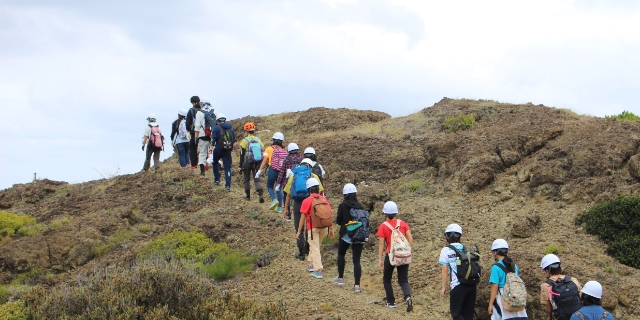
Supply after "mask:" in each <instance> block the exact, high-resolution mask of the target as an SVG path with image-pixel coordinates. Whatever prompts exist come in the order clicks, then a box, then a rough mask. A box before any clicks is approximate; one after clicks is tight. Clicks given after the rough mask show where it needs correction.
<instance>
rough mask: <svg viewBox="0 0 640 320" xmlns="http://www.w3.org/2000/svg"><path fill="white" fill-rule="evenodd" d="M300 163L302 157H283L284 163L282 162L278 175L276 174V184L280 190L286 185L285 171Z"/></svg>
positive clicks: (291, 155)
mask: <svg viewBox="0 0 640 320" xmlns="http://www.w3.org/2000/svg"><path fill="white" fill-rule="evenodd" d="M300 161H302V156H301V155H300V154H298V153H290V154H289V155H288V156H287V157H285V158H284V161H283V162H282V168H281V169H280V173H278V178H277V180H276V184H278V185H280V187H281V188H282V187H284V185H285V184H287V178H286V176H287V170H288V169H293V166H294V165H297V164H300Z"/></svg>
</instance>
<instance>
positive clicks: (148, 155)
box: [142, 143, 151, 171]
mask: <svg viewBox="0 0 640 320" xmlns="http://www.w3.org/2000/svg"><path fill="white" fill-rule="evenodd" d="M146 148H147V151H146V153H145V157H146V158H145V160H144V165H143V166H142V169H144V171H147V170H149V167H150V166H151V145H150V144H148V143H147V147H146Z"/></svg>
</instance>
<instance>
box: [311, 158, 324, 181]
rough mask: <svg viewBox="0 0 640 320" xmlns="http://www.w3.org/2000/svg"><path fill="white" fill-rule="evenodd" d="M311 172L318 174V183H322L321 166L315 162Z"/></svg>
mask: <svg viewBox="0 0 640 320" xmlns="http://www.w3.org/2000/svg"><path fill="white" fill-rule="evenodd" d="M311 172H313V174H315V175H316V176H318V178H319V179H320V181H319V182H320V183H322V180H323V178H322V168H321V167H320V164H318V162H316V164H315V165H314V166H313V167H311Z"/></svg>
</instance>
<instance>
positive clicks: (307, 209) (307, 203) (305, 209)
mask: <svg viewBox="0 0 640 320" xmlns="http://www.w3.org/2000/svg"><path fill="white" fill-rule="evenodd" d="M314 196H319V197H320V198H322V200H323V201H324V202H325V203H326V204H327V205H329V209H331V205H330V204H329V201H327V198H325V197H324V196H323V195H321V194H317V193H312V194H311V195H310V196H309V197H307V198H306V199H304V200H302V204H301V205H300V213H304V214H305V217H306V219H307V230H311V210H312V209H311V202H313V197H314ZM331 210H333V209H331ZM389 234H391V233H389Z"/></svg>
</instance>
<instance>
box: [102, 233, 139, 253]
mask: <svg viewBox="0 0 640 320" xmlns="http://www.w3.org/2000/svg"><path fill="white" fill-rule="evenodd" d="M134 236H135V232H133V230H118V231H116V232H115V233H114V234H112V235H111V236H110V237H109V239H108V240H107V243H105V244H104V245H101V246H99V247H97V248H95V249H94V250H93V253H94V254H95V255H97V256H99V255H102V254H104V253H107V252H109V251H111V250H113V249H115V248H116V247H117V246H121V245H123V244H125V243H127V242H128V241H129V240H131V238H133V237H134Z"/></svg>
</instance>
